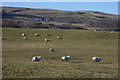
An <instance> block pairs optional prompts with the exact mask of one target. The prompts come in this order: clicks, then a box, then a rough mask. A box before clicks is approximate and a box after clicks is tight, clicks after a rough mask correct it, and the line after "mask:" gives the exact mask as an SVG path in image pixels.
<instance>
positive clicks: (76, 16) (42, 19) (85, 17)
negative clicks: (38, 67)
mask: <svg viewBox="0 0 120 80" xmlns="http://www.w3.org/2000/svg"><path fill="white" fill-rule="evenodd" d="M2 17H3V27H20V28H26V27H29V28H47V29H50V28H55V29H84V30H94V29H97V30H118V22H117V17H118V16H117V15H113V14H107V13H102V12H98V11H61V10H53V9H32V8H18V7H3V8H2Z"/></svg>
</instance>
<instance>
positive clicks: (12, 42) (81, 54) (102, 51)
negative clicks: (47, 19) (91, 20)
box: [2, 28, 118, 78]
mask: <svg viewBox="0 0 120 80" xmlns="http://www.w3.org/2000/svg"><path fill="white" fill-rule="evenodd" d="M2 30H3V37H6V40H3V42H2V44H3V47H2V50H3V54H2V55H3V57H2V58H3V65H2V67H3V68H2V70H3V78H114V77H116V78H117V77H118V46H117V44H118V33H117V32H114V33H112V34H111V33H110V32H105V31H96V32H94V31H83V30H53V29H50V30H47V29H17V28H16V29H13V28H3V29H2ZM22 33H25V34H27V36H26V37H27V38H28V40H23V39H22V38H23V36H21V34H22ZM34 33H38V34H40V36H34ZM45 33H48V34H49V35H50V36H46V35H45ZM56 36H60V37H62V39H57V38H56ZM45 38H47V39H49V40H50V41H49V42H48V43H47V42H45V41H44V39H45ZM49 48H54V49H55V52H49ZM36 55H40V56H42V57H43V59H42V60H41V61H40V62H39V63H37V62H35V63H34V62H32V60H31V59H32V57H33V56H36ZM65 55H70V56H71V59H70V60H69V61H68V62H62V61H61V60H60V58H61V57H62V56H65ZM93 56H99V57H101V58H102V60H101V62H100V63H96V62H92V60H91V58H92V57H93Z"/></svg>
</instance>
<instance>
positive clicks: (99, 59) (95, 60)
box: [92, 57, 101, 62]
mask: <svg viewBox="0 0 120 80" xmlns="http://www.w3.org/2000/svg"><path fill="white" fill-rule="evenodd" d="M92 61H93V62H100V61H101V58H100V57H92Z"/></svg>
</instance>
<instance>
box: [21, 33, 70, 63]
mask: <svg viewBox="0 0 120 80" xmlns="http://www.w3.org/2000/svg"><path fill="white" fill-rule="evenodd" d="M34 35H35V36H39V35H38V34H37V33H35V34H34ZM46 35H47V36H48V34H47V33H46ZM22 36H24V37H23V39H27V37H25V36H26V34H24V33H23V34H22ZM57 39H61V38H60V37H59V36H57ZM45 41H46V42H48V41H49V40H48V39H45ZM50 51H55V50H54V49H53V48H50ZM70 58H71V56H62V57H61V60H62V61H69V59H70ZM41 59H42V57H41V56H34V57H33V58H32V61H33V62H36V61H37V62H39V61H40V60H41Z"/></svg>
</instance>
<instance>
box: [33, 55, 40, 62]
mask: <svg viewBox="0 0 120 80" xmlns="http://www.w3.org/2000/svg"><path fill="white" fill-rule="evenodd" d="M41 59H42V57H41V56H34V57H33V58H32V61H33V62H35V61H37V62H39V61H40V60H41Z"/></svg>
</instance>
